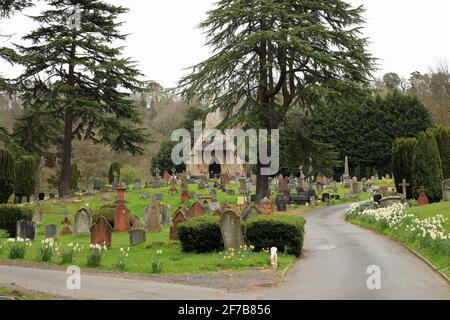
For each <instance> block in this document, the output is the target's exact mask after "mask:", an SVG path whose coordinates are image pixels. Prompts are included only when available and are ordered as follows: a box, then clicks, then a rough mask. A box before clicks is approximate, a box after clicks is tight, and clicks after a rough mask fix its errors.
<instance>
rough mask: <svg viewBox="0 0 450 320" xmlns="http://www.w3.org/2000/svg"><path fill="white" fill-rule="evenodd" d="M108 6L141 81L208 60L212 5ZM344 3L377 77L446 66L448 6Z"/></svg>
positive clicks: (127, 2)
mask: <svg viewBox="0 0 450 320" xmlns="http://www.w3.org/2000/svg"><path fill="white" fill-rule="evenodd" d="M109 1H110V2H112V3H115V4H121V5H123V6H125V7H128V8H129V9H130V12H129V13H128V14H126V15H124V16H123V18H122V19H123V21H125V22H126V23H125V25H124V26H123V31H124V32H126V33H130V36H129V37H128V40H127V42H126V50H125V54H126V55H127V56H130V57H132V58H133V59H134V60H136V61H137V62H138V63H139V66H140V68H141V70H142V72H143V73H144V74H145V76H146V79H150V80H156V81H158V82H159V83H161V84H162V85H164V86H166V87H168V86H173V85H175V84H176V82H177V80H178V79H179V78H180V77H181V76H182V75H183V74H184V73H185V72H186V71H185V70H184V69H185V68H187V67H189V66H192V65H194V64H195V63H197V62H200V61H201V60H202V59H204V58H206V57H207V56H208V49H207V48H205V47H204V46H203V43H204V37H203V35H202V33H201V30H199V29H197V28H196V26H197V25H198V23H199V22H200V21H201V20H203V19H204V18H205V17H206V12H207V11H208V10H209V9H211V8H212V7H213V4H214V2H215V0H189V1H187V0H160V1H155V0H150V1H148V0H147V1H144V0H109ZM349 1H350V2H351V3H352V4H354V5H355V6H356V5H361V4H362V5H364V6H365V7H366V10H367V12H366V13H365V17H366V20H367V24H366V26H365V36H367V37H369V38H370V41H371V46H370V51H371V52H372V53H373V55H374V56H375V57H377V58H378V59H380V60H379V68H380V70H379V71H378V72H377V76H381V75H382V74H384V73H386V72H396V73H398V74H400V75H401V76H404V77H407V76H408V75H409V74H410V73H411V72H413V71H416V70H417V71H421V72H427V71H428V69H429V67H431V66H433V65H435V64H436V62H437V61H438V60H439V59H447V61H449V62H450V41H449V32H450V19H449V16H448V15H449V13H450V1H448V0H426V1H425V0H349ZM35 10H37V9H32V10H31V11H30V10H29V11H27V13H33V11H35ZM30 27H31V25H30V22H29V20H28V19H27V18H25V17H21V16H16V17H14V18H13V19H11V20H9V21H8V20H5V21H2V22H1V26H0V29H1V31H2V32H3V33H9V34H10V33H15V37H14V38H13V39H14V40H16V41H17V39H18V38H19V36H20V35H21V34H23V33H25V32H26V31H28V30H29V29H30ZM3 43H4V40H3ZM0 45H1V44H0ZM0 72H1V73H2V74H6V75H12V74H14V73H16V71H15V70H14V69H12V68H11V67H9V66H7V65H5V64H0Z"/></svg>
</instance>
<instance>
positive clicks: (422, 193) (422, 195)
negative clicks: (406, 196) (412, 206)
mask: <svg viewBox="0 0 450 320" xmlns="http://www.w3.org/2000/svg"><path fill="white" fill-rule="evenodd" d="M417 191H418V192H419V199H418V200H417V204H418V205H419V206H426V205H427V204H430V200H429V199H428V197H427V193H426V191H427V189H426V188H425V187H424V186H421V187H420V188H419V190H417Z"/></svg>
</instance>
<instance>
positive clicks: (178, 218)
mask: <svg viewBox="0 0 450 320" xmlns="http://www.w3.org/2000/svg"><path fill="white" fill-rule="evenodd" d="M187 214H188V213H187V212H186V210H185V209H184V208H182V207H180V208H178V209H177V211H175V214H174V216H173V219H172V225H171V226H170V233H169V238H170V240H178V234H177V226H178V225H179V224H180V223H183V222H185V221H186V220H187V217H186V216H187Z"/></svg>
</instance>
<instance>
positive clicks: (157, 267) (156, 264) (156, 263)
mask: <svg viewBox="0 0 450 320" xmlns="http://www.w3.org/2000/svg"><path fill="white" fill-rule="evenodd" d="M162 253H163V251H162V250H161V249H159V250H158V251H156V254H155V255H154V256H153V260H152V273H161V272H162V268H163V266H162V262H161V260H160V258H159V257H160V256H161V255H162Z"/></svg>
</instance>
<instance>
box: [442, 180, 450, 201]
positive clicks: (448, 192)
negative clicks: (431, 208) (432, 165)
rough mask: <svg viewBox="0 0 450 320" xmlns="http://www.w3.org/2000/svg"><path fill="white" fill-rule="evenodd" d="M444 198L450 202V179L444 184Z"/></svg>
mask: <svg viewBox="0 0 450 320" xmlns="http://www.w3.org/2000/svg"><path fill="white" fill-rule="evenodd" d="M442 196H443V197H442V198H443V200H444V201H450V179H447V180H444V181H443V182H442Z"/></svg>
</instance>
